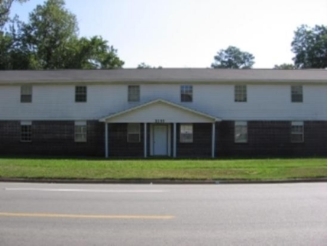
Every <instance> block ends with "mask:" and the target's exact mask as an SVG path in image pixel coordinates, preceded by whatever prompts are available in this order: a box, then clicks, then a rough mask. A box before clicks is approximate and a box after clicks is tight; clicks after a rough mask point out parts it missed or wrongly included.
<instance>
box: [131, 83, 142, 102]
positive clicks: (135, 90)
mask: <svg viewBox="0 0 328 246" xmlns="http://www.w3.org/2000/svg"><path fill="white" fill-rule="evenodd" d="M128 102H140V85H128Z"/></svg>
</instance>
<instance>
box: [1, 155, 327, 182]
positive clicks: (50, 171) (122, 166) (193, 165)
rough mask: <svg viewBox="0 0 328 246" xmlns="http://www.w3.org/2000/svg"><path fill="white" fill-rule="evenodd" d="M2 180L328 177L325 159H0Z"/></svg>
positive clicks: (280, 178) (281, 178) (279, 178)
mask: <svg viewBox="0 0 328 246" xmlns="http://www.w3.org/2000/svg"><path fill="white" fill-rule="evenodd" d="M0 177H2V178H40V179H42V178H47V179H48V178H50V179H96V180H106V179H114V180H129V179H170V180H231V179H235V180H236V179H238V180H254V181H256V180H283V179H299V178H323V177H327V160H326V159H325V158H311V159H310V158H309V159H237V160H236V159H234V160H151V159H150V160H103V159H99V160H97V159H41V158H38V159H34V158H27V159H18V158H0Z"/></svg>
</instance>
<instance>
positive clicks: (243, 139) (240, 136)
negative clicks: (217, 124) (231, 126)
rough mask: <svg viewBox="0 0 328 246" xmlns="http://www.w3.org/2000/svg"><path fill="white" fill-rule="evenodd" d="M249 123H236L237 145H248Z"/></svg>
mask: <svg viewBox="0 0 328 246" xmlns="http://www.w3.org/2000/svg"><path fill="white" fill-rule="evenodd" d="M247 141H248V135H247V122H246V121H237V122H235V143H247Z"/></svg>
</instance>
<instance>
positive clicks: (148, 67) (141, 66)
mask: <svg viewBox="0 0 328 246" xmlns="http://www.w3.org/2000/svg"><path fill="white" fill-rule="evenodd" d="M137 68H138V69H151V68H154V69H156V68H157V69H161V68H163V67H162V66H159V67H152V66H150V65H147V64H146V63H144V62H142V63H140V64H139V65H138V67H137Z"/></svg>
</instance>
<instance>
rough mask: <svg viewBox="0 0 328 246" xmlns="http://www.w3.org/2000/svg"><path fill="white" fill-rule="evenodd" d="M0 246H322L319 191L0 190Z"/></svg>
mask: <svg viewBox="0 0 328 246" xmlns="http://www.w3.org/2000/svg"><path fill="white" fill-rule="evenodd" d="M0 245H1V246H6V245H11V246H12V245H33V246H35V245H47V246H52V245H143V246H145V245H160V246H161V245H188V246H192V245H252V246H253V245H261V246H263V245H288V246H292V245H297V246H300V245H306V246H308V245H314V246H320V245H327V185H326V183H294V184H254V185H253V184H247V185H220V184H219V185H94V184H88V185H77V184H73V185H72V184H30V183H0Z"/></svg>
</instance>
